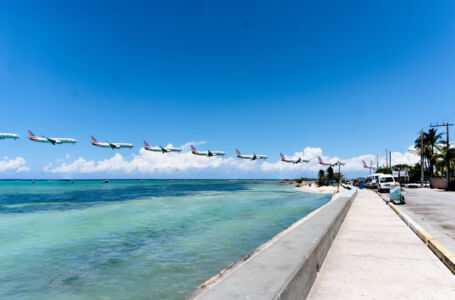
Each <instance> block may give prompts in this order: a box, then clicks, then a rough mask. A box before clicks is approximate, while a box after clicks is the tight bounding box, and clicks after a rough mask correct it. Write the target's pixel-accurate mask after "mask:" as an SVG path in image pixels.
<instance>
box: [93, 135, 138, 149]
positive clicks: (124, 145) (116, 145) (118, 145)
mask: <svg viewBox="0 0 455 300" xmlns="http://www.w3.org/2000/svg"><path fill="white" fill-rule="evenodd" d="M90 139H91V140H92V145H93V146H98V147H103V148H111V149H112V150H114V149H120V148H133V147H134V145H133V144H128V143H111V142H109V141H106V143H100V142H98V141H97V140H96V139H95V138H94V137H93V136H90Z"/></svg>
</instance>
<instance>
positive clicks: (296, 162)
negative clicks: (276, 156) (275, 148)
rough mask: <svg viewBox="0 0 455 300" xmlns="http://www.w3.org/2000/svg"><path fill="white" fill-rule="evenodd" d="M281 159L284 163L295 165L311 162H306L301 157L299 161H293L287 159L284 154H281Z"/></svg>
mask: <svg viewBox="0 0 455 300" xmlns="http://www.w3.org/2000/svg"><path fill="white" fill-rule="evenodd" d="M280 157H281V161H284V162H286V163H293V164H295V165H296V164H300V163H304V162H309V160H306V159H302V158H301V157H299V159H297V160H291V159H287V158H286V157H285V156H284V155H283V153H280Z"/></svg>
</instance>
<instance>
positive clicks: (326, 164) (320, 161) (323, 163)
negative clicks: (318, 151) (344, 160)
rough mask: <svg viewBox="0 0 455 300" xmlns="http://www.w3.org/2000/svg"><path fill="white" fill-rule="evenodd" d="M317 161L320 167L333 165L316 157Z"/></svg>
mask: <svg viewBox="0 0 455 300" xmlns="http://www.w3.org/2000/svg"><path fill="white" fill-rule="evenodd" d="M318 161H319V164H320V165H324V166H332V165H333V164H331V163H326V162H323V161H322V159H321V157H320V156H318Z"/></svg>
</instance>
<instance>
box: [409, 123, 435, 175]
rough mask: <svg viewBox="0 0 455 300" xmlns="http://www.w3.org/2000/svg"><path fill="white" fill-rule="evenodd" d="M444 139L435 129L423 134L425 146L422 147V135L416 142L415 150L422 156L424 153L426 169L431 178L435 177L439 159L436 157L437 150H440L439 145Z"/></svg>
mask: <svg viewBox="0 0 455 300" xmlns="http://www.w3.org/2000/svg"><path fill="white" fill-rule="evenodd" d="M441 139H442V133H438V131H437V130H436V129H434V128H430V129H429V130H428V132H423V145H421V141H420V135H419V136H418V137H417V139H416V140H415V142H414V144H415V148H416V149H417V150H418V152H417V153H418V154H419V155H420V154H421V153H422V152H423V157H424V168H425V169H426V170H428V171H429V173H430V176H433V173H434V166H435V165H436V160H437V159H438V157H437V156H436V155H435V154H436V153H435V150H439V143H440V142H441Z"/></svg>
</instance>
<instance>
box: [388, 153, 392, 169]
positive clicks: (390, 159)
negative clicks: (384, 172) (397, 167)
mask: <svg viewBox="0 0 455 300" xmlns="http://www.w3.org/2000/svg"><path fill="white" fill-rule="evenodd" d="M389 168H390V169H392V151H389Z"/></svg>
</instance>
